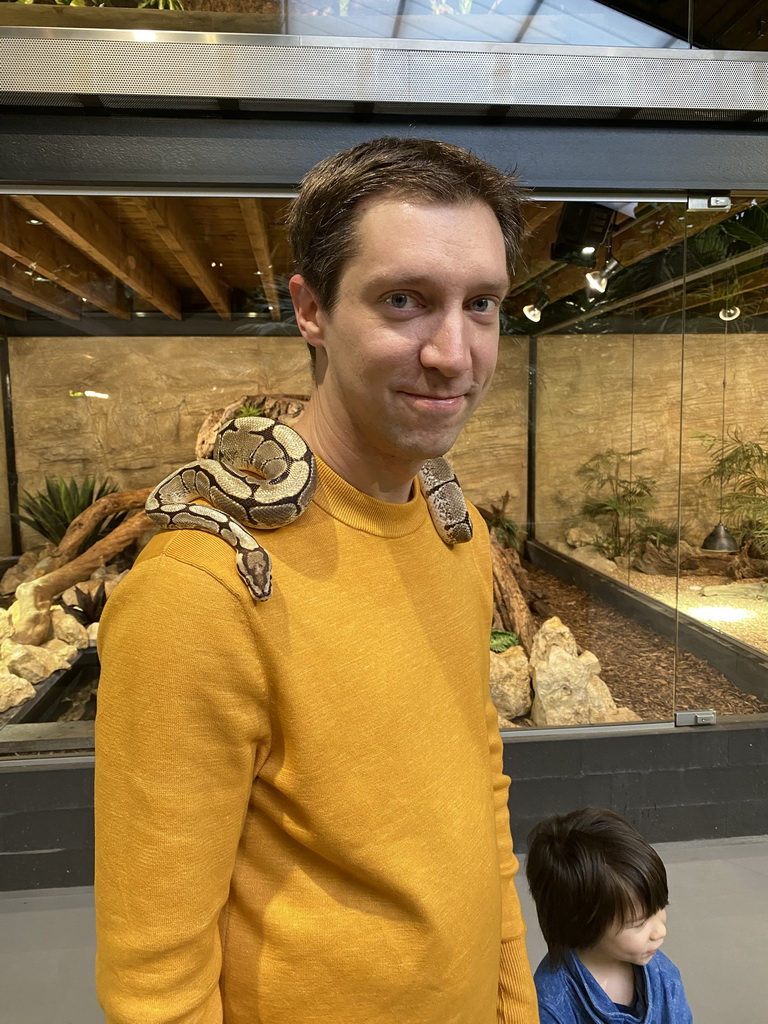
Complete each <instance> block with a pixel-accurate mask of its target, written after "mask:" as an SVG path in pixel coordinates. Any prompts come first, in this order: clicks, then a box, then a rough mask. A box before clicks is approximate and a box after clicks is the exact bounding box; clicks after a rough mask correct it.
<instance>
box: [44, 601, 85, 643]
mask: <svg viewBox="0 0 768 1024" xmlns="http://www.w3.org/2000/svg"><path fill="white" fill-rule="evenodd" d="M51 622H52V624H53V636H54V638H55V639H56V640H64V641H65V643H68V644H71V645H72V646H73V647H78V648H80V649H82V648H83V647H87V646H88V634H87V632H86V630H85V626H83V625H82V623H80V622H78V621H77V619H76V618H74V616H72V615H68V614H67V613H66V612H65V611H64V609H63V608H59V607H58V606H56V607H54V608H51Z"/></svg>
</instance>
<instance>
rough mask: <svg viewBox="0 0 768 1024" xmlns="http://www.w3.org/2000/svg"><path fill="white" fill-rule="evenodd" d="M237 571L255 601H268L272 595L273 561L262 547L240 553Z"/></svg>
mask: <svg viewBox="0 0 768 1024" xmlns="http://www.w3.org/2000/svg"><path fill="white" fill-rule="evenodd" d="M236 562H237V571H238V572H239V573H240V576H241V577H242V579H243V581H244V583H245V585H246V587H248V590H249V592H250V594H251V597H253V599H254V600H255V601H268V600H269V597H270V594H271V593H272V559H271V558H270V557H269V555H268V554H267V552H266V551H265V550H264V548H262V547H258V548H256V549H255V550H254V551H242V552H239V553H238V556H237V559H236Z"/></svg>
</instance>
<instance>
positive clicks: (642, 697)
mask: <svg viewBox="0 0 768 1024" xmlns="http://www.w3.org/2000/svg"><path fill="white" fill-rule="evenodd" d="M525 568H526V569H527V570H528V575H529V579H530V585H531V588H532V590H533V591H535V592H537V593H540V594H541V595H542V600H543V601H544V602H545V603H546V605H548V607H549V608H550V609H551V610H552V613H553V614H555V615H557V616H558V617H559V618H560V619H561V620H562V621H563V623H564V624H565V625H566V626H568V628H569V629H570V630H571V632H572V633H573V635H574V637H575V639H576V643H577V644H578V645H579V648H580V649H581V650H586V651H592V653H593V654H594V655H596V656H597V658H598V659H599V661H600V664H601V666H602V672H601V678H602V679H603V681H604V682H605V683H606V685H607V686H608V688H609V689H610V691H611V693H612V694H613V697H614V700H615V701H616V703H617V704H618V705H620V706H622V707H628V708H631V709H632V710H633V711H634V712H635V713H636V714H638V715H640V717H641V718H643V719H644V720H648V721H658V720H666V721H668V720H669V719H671V718H672V716H673V713H674V711H685V710H689V709H701V708H712V709H714V710H715V711H716V712H717V713H718V715H754V714H761V713H768V704H766V703H764V702H763V701H761V700H760V699H759V698H758V697H754V696H752V694H749V693H744V692H742V691H741V690H739V689H738V687H736V686H734V684H733V683H731V682H729V681H728V679H726V678H725V676H724V675H722V674H721V673H720V672H717V671H716V670H715V669H713V668H712V666H711V665H709V664H708V663H707V662H706V661H703V660H702V659H701V658H696V657H694V656H693V655H692V654H689V653H688V651H683V650H679V649H678V650H676V649H675V647H674V645H673V644H672V643H670V642H669V641H668V640H665V639H664V638H663V637H660V636H658V635H657V634H656V633H653V632H652V631H651V630H649V629H647V628H646V627H645V626H641V625H638V624H637V623H636V622H634V621H633V620H632V619H629V618H626V617H625V616H624V615H622V614H620V613H619V612H617V611H616V610H615V609H613V608H610V607H609V606H608V605H606V604H604V603H603V602H602V601H598V600H596V599H595V598H593V597H591V596H590V595H589V594H586V593H585V592H584V591H583V590H580V589H579V588H578V587H575V586H572V585H571V584H568V583H563V582H562V581H561V580H559V579H557V577H555V576H552V575H550V574H549V573H547V572H544V571H543V570H542V569H535V568H533V566H530V565H526V566H525ZM543 621H544V619H543V618H542V617H538V621H537V625H540V624H541V622H543Z"/></svg>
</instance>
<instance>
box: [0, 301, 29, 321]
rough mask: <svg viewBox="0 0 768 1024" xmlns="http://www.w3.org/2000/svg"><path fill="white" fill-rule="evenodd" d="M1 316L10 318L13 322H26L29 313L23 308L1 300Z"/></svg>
mask: <svg viewBox="0 0 768 1024" xmlns="http://www.w3.org/2000/svg"><path fill="white" fill-rule="evenodd" d="M0 316H7V317H10V319H11V320H26V319H27V311H26V309H22V307H21V306H14V305H13V303H11V302H6V301H5V300H4V299H0Z"/></svg>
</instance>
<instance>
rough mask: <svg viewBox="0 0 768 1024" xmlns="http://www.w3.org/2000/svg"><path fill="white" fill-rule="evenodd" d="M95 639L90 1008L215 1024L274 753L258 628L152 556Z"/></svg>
mask: <svg viewBox="0 0 768 1024" xmlns="http://www.w3.org/2000/svg"><path fill="white" fill-rule="evenodd" d="M175 536H177V537H178V534H177V535H175ZM212 540H213V541H214V543H216V541H215V538H212ZM218 543H220V542H218ZM165 550H166V551H167V548H166V549H165ZM99 632H100V635H99V653H100V657H101V662H102V675H101V680H100V683H99V694H98V698H99V706H98V716H97V721H96V791H95V808H96V886H95V895H96V924H97V990H98V995H99V999H100V1002H101V1004H102V1007H103V1009H104V1011H105V1013H106V1021H107V1024H138V1022H141V1024H171V1022H173V1024H221V1020H222V1007H221V998H220V994H219V975H220V970H221V938H220V926H221V922H220V917H221V912H222V909H223V907H224V905H225V903H226V900H227V895H228V890H229V885H230V879H231V877H232V872H233V868H234V863H235V856H236V851H237V848H238V843H239V840H240V835H241V831H242V827H243V822H244V818H245V813H246V809H247V806H248V800H249V795H250V792H251V788H252V785H253V779H254V776H255V774H256V773H257V772H258V769H259V766H260V764H261V763H262V762H263V759H264V756H265V752H266V750H267V748H268V725H267V722H268V719H267V715H266V710H265V709H266V706H267V702H266V694H265V692H264V685H263V680H262V674H261V672H260V670H259V666H258V661H257V658H256V656H255V652H254V648H255V645H254V642H253V636H252V629H251V627H250V626H249V622H248V619H247V616H246V614H245V610H244V608H243V602H242V599H241V598H240V597H239V595H237V594H236V593H235V592H234V588H233V590H232V591H230V590H229V589H228V586H227V585H225V584H224V583H222V582H221V581H220V580H219V579H217V578H216V577H215V576H213V575H211V574H210V573H209V572H208V571H206V570H205V569H204V568H201V567H198V566H197V565H194V564H188V563H187V562H184V561H181V560H179V559H178V558H174V557H170V556H168V554H161V555H158V556H155V557H151V558H147V559H145V560H144V561H142V562H140V563H138V564H137V565H136V566H135V567H134V569H132V570H131V573H130V575H129V576H128V577H127V578H126V580H125V581H123V582H122V583H121V584H120V586H119V587H118V588H117V589H116V591H115V593H114V595H113V596H112V598H111V599H110V602H109V604H108V606H107V608H106V610H105V614H104V617H103V622H102V626H101V628H100V631H99Z"/></svg>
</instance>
